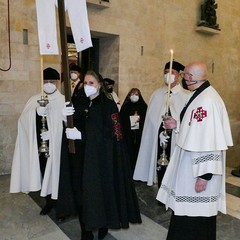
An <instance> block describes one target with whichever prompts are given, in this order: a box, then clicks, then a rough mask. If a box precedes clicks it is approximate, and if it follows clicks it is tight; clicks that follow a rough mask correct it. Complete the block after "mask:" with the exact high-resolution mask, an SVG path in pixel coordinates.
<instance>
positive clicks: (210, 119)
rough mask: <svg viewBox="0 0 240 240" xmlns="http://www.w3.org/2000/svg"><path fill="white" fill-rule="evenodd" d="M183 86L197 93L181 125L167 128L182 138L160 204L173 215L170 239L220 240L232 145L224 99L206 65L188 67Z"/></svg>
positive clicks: (169, 122)
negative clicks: (218, 231) (219, 224)
mask: <svg viewBox="0 0 240 240" xmlns="http://www.w3.org/2000/svg"><path fill="white" fill-rule="evenodd" d="M183 76H184V78H183V80H182V81H183V86H184V87H186V88H187V89H188V90H190V91H191V92H192V96H191V98H190V99H189V101H188V103H187V104H186V106H185V107H184V108H183V110H182V112H181V114H180V124H177V121H176V120H175V119H174V118H172V117H168V118H166V119H165V121H164V126H165V128H166V129H176V128H177V126H178V125H179V130H178V132H179V136H178V139H177V142H176V147H175V149H174V152H173V155H172V157H171V161H170V163H169V166H168V168H167V171H166V173H165V176H164V178H163V182H162V185H161V188H160V189H159V192H158V195H157V199H158V200H159V201H161V202H163V203H164V204H165V205H166V208H171V209H172V210H173V214H172V217H171V222H170V226H169V231H168V236H167V240H173V239H174V240H176V239H178V240H186V239H187V240H190V239H194V240H202V239H204V240H215V239H216V216H217V214H218V211H220V212H222V213H224V214H226V193H225V164H226V150H227V149H228V147H229V146H232V145H233V143H232V135H231V130H230V123H229V119H228V114H227V111H226V108H225V105H224V102H223V100H222V99H221V97H220V96H219V94H218V93H217V92H216V90H215V89H214V88H213V87H212V86H211V84H210V82H209V81H208V80H207V67H206V65H205V64H204V63H202V62H192V63H190V64H188V65H187V66H186V67H185V69H184V73H183Z"/></svg>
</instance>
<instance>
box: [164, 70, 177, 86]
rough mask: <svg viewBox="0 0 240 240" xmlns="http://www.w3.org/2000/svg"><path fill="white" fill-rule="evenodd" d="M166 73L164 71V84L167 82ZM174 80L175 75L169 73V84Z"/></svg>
mask: <svg viewBox="0 0 240 240" xmlns="http://www.w3.org/2000/svg"><path fill="white" fill-rule="evenodd" d="M168 75H169V73H165V74H164V82H165V83H166V84H168ZM174 80H175V75H174V74H171V75H170V84H171V83H174Z"/></svg>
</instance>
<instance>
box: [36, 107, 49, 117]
mask: <svg viewBox="0 0 240 240" xmlns="http://www.w3.org/2000/svg"><path fill="white" fill-rule="evenodd" d="M37 114H38V115H39V116H47V107H42V106H39V107H37Z"/></svg>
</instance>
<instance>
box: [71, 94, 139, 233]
mask: <svg viewBox="0 0 240 240" xmlns="http://www.w3.org/2000/svg"><path fill="white" fill-rule="evenodd" d="M74 125H75V126H76V127H77V128H78V130H79V131H81V133H82V139H81V140H77V141H76V150H77V154H76V155H75V158H76V159H75V160H76V161H77V162H78V164H77V165H79V166H78V170H76V169H75V181H74V187H73V188H74V189H75V191H76V192H75V196H77V197H76V199H77V203H78V205H79V207H80V210H81V211H80V215H81V216H80V219H81V221H82V222H83V223H84V225H85V228H86V230H94V229H98V228H101V227H107V228H113V229H118V228H128V227H129V223H141V216H140V211H139V206H138V200H137V196H136V193H135V188H134V183H133V180H132V174H131V167H130V163H129V157H128V154H127V150H126V147H125V144H124V141H123V138H122V132H121V126H120V123H119V116H118V108H117V105H116V103H115V102H114V101H113V100H111V99H109V98H107V97H106V96H105V94H103V93H100V95H99V96H98V97H96V98H95V99H93V100H92V101H91V102H90V100H89V99H88V98H86V99H85V100H82V103H81V104H80V105H79V106H78V108H77V109H76V111H75V114H74ZM78 176H79V177H78ZM76 181H77V184H76Z"/></svg>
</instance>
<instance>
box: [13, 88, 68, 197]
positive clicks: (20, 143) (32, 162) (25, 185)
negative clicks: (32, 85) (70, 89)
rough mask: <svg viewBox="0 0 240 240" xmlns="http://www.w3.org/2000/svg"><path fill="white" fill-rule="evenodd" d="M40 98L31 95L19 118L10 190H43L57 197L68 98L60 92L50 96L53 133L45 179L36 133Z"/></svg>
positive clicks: (48, 121) (50, 128)
mask: <svg viewBox="0 0 240 240" xmlns="http://www.w3.org/2000/svg"><path fill="white" fill-rule="evenodd" d="M40 98H41V96H40V94H39V95H35V96H33V97H31V98H30V99H29V100H28V102H27V103H26V105H25V107H24V110H23V112H22V114H21V116H20V118H19V120H18V135H17V139H16V144H15V150H14V156H13V163H12V172H11V182H10V192H11V193H17V192H24V193H28V192H31V191H39V190H40V189H41V196H43V197H45V196H46V195H48V194H52V198H53V199H57V197H58V182H59V171H60V154H61V143H62V131H63V125H62V124H63V123H62V108H63V106H64V102H65V98H64V96H63V95H62V94H61V93H60V92H59V91H56V92H55V93H53V94H52V95H48V100H49V103H48V105H47V108H48V114H47V125H48V129H49V132H50V139H49V154H50V157H49V158H48V160H47V164H46V169H45V174H44V178H43V179H41V172H40V165H39V156H38V145H37V136H36V108H37V107H38V106H39V104H38V102H37V100H39V99H40Z"/></svg>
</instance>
